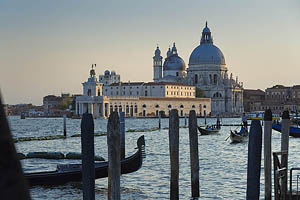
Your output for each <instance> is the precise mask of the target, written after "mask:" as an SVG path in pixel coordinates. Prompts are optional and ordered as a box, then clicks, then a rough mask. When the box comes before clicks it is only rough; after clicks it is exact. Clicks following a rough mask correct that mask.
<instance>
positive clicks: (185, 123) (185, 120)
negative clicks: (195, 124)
mask: <svg viewBox="0 0 300 200" xmlns="http://www.w3.org/2000/svg"><path fill="white" fill-rule="evenodd" d="M184 126H185V127H186V126H187V119H186V113H185V114H184Z"/></svg>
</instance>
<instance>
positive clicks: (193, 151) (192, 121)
mask: <svg viewBox="0 0 300 200" xmlns="http://www.w3.org/2000/svg"><path fill="white" fill-rule="evenodd" d="M197 127H198V126H197V116H196V112H195V110H191V111H190V113H189V140H190V163H191V187H192V198H193V199H196V198H197V197H200V193H199V187H200V185H199V153H198V132H197Z"/></svg>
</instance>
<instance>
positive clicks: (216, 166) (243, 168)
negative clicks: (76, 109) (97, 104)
mask: <svg viewBox="0 0 300 200" xmlns="http://www.w3.org/2000/svg"><path fill="white" fill-rule="evenodd" d="M215 121H216V120H215V119H207V122H208V123H209V124H212V123H215ZM240 121H241V120H240V119H223V124H233V123H235V124H237V123H240ZM9 122H10V127H11V129H12V133H13V136H14V137H15V138H17V137H25V136H26V137H27V136H35V137H38V136H49V135H59V134H63V129H62V128H63V119H62V118H27V119H24V120H20V118H19V117H10V118H9ZM80 122H81V120H79V119H68V120H67V134H68V135H73V134H77V133H80ZM94 123H95V132H103V131H106V126H107V120H105V119H96V120H95V122H94ZM203 123H204V119H198V124H203ZM180 125H184V119H180ZM157 126H158V119H126V129H149V128H154V127H157ZM162 127H168V119H162ZM230 129H235V127H222V129H221V131H220V133H219V134H217V135H210V136H199V158H200V195H201V199H235V200H238V199H245V196H246V186H247V155H248V152H247V149H248V145H247V143H244V144H230V141H229V139H228V140H227V141H225V139H226V138H227V137H228V136H229V132H230ZM141 135H145V140H146V159H145V160H144V162H143V166H142V168H141V169H140V170H139V171H137V172H135V173H132V174H127V175H122V177H121V196H122V199H169V179H170V158H169V139H168V130H161V131H153V132H145V133H138V132H133V133H131V132H129V133H126V155H127V156H129V155H131V154H133V153H134V152H135V150H134V148H135V147H136V140H137V138H138V137H139V136H141ZM188 139H189V136H188V129H187V128H181V129H180V145H179V148H180V155H179V159H180V161H179V162H180V168H179V170H180V174H179V179H180V180H179V185H180V186H179V193H180V199H189V198H190V196H191V189H190V166H189V165H190V160H189V140H188ZM272 140H273V141H272V148H273V149H272V150H273V151H279V150H280V134H279V133H278V132H276V131H273V136H272ZM299 144H300V138H298V139H297V138H290V155H289V167H297V165H298V166H299V165H300V164H299V162H298V161H299V157H298V156H297V153H298V149H299ZM16 147H17V150H18V151H19V152H22V153H28V152H32V151H58V152H63V153H68V152H80V151H81V144H80V137H77V138H67V139H65V140H63V139H60V140H48V141H28V142H19V143H16ZM95 154H96V155H100V156H102V157H104V158H105V159H106V160H107V144H106V136H100V137H95ZM67 162H70V161H69V160H60V161H56V160H45V159H27V160H23V161H22V165H23V168H24V171H26V172H30V171H42V170H54V169H55V168H56V164H57V163H67ZM72 162H74V163H76V162H77V163H78V162H80V161H72ZM262 165H263V160H262ZM263 176H264V175H263V166H262V173H261V183H262V184H261V197H263V191H264V185H263ZM81 187H82V185H81V184H80V183H69V184H66V185H64V186H56V187H33V188H31V190H30V192H31V196H32V198H33V199H72V200H73V199H82V191H81ZM106 196H107V178H104V179H98V180H96V199H106V198H107V197H106Z"/></svg>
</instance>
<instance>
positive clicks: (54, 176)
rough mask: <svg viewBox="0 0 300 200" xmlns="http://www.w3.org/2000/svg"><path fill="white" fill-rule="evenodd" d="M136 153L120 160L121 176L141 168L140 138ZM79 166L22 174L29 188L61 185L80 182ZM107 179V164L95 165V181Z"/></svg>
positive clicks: (63, 166) (143, 151)
mask: <svg viewBox="0 0 300 200" xmlns="http://www.w3.org/2000/svg"><path fill="white" fill-rule="evenodd" d="M137 146H138V147H137V148H138V150H137V152H136V153H135V154H133V155H131V156H130V157H127V158H125V159H124V160H121V174H128V173H132V172H135V171H137V170H138V169H140V168H141V166H142V163H143V159H144V158H145V156H146V154H145V140H144V136H141V137H140V138H139V139H138V141H137ZM81 169H82V165H81V164H60V165H57V169H56V170H55V171H47V172H33V173H24V176H25V178H26V179H27V181H28V183H29V185H30V186H36V185H63V184H65V183H68V182H75V181H81V180H82V172H81ZM105 177H108V162H98V163H95V179H99V178H105Z"/></svg>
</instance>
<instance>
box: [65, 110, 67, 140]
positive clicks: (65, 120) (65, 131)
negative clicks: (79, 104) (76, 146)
mask: <svg viewBox="0 0 300 200" xmlns="http://www.w3.org/2000/svg"><path fill="white" fill-rule="evenodd" d="M64 136H65V138H66V137H67V115H66V114H64Z"/></svg>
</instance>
